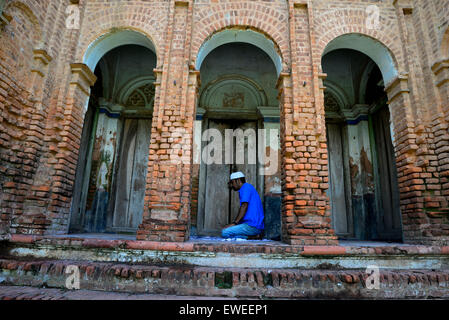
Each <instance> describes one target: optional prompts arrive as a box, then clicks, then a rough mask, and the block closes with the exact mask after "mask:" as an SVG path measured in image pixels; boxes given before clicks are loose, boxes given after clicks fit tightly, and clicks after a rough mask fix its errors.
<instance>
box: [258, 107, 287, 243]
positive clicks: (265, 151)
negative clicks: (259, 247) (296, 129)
mask: <svg viewBox="0 0 449 320" xmlns="http://www.w3.org/2000/svg"><path fill="white" fill-rule="evenodd" d="M258 112H259V115H260V116H261V118H262V121H263V131H259V146H258V148H259V150H258V155H259V157H258V158H259V163H260V166H259V175H261V176H263V181H262V182H263V190H264V194H263V199H264V204H265V207H264V213H265V237H267V238H268V239H280V237H281V204H282V203H281V202H282V175H281V150H280V147H281V145H280V130H281V127H280V113H279V108H278V107H258ZM262 133H263V134H262ZM261 140H263V141H261Z"/></svg>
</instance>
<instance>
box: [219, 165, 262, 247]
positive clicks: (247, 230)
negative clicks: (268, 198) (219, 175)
mask: <svg viewBox="0 0 449 320" xmlns="http://www.w3.org/2000/svg"><path fill="white" fill-rule="evenodd" d="M229 184H230V186H231V188H232V189H233V190H234V191H238V192H239V196H240V210H239V213H238V215H237V218H235V220H234V222H233V223H232V224H230V225H228V226H226V227H225V228H224V229H223V230H222V232H221V235H222V237H223V238H243V239H248V238H249V239H257V238H259V239H261V238H262V235H263V231H264V229H265V226H264V213H263V208H262V201H261V200H260V197H259V194H258V193H257V190H256V189H255V188H254V187H253V186H252V185H251V184H249V183H246V179H245V175H244V174H243V173H241V172H236V173H233V174H232V175H231V181H230V182H229ZM258 236H259V237H258Z"/></svg>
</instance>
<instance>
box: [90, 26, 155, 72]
mask: <svg viewBox="0 0 449 320" xmlns="http://www.w3.org/2000/svg"><path fill="white" fill-rule="evenodd" d="M125 45H139V46H143V47H146V48H148V49H149V50H151V51H152V52H154V53H155V54H156V57H157V51H156V47H155V46H154V44H153V41H152V40H151V39H150V37H148V36H147V35H146V34H144V33H143V32H140V31H136V30H132V29H126V28H124V29H113V30H110V31H109V32H107V33H103V34H102V35H101V36H100V37H99V38H97V39H96V40H95V41H94V42H92V43H91V44H90V45H89V47H88V48H87V50H86V51H85V54H84V57H83V62H84V63H85V64H86V65H87V66H88V67H89V68H90V69H91V70H95V67H96V66H97V64H98V62H99V61H100V59H101V58H102V57H103V56H104V55H105V54H106V53H108V52H109V51H111V50H113V49H115V48H117V47H120V46H125Z"/></svg>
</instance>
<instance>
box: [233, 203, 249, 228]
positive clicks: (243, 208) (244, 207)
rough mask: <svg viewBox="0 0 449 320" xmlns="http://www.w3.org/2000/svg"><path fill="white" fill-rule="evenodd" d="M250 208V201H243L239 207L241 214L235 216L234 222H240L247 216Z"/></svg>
mask: <svg viewBox="0 0 449 320" xmlns="http://www.w3.org/2000/svg"><path fill="white" fill-rule="evenodd" d="M247 210H248V202H243V203H242V205H241V206H240V209H239V214H238V215H237V218H235V220H234V223H235V224H239V223H240V221H242V219H243V217H245V214H246V211H247Z"/></svg>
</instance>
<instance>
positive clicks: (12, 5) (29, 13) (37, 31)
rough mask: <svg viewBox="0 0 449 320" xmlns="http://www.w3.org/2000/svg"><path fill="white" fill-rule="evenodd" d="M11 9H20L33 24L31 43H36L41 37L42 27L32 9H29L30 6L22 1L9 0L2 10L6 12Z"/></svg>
mask: <svg viewBox="0 0 449 320" xmlns="http://www.w3.org/2000/svg"><path fill="white" fill-rule="evenodd" d="M13 9H18V10H20V11H21V12H22V13H23V14H24V15H25V16H26V17H27V18H28V21H29V22H31V24H32V25H33V28H34V30H33V33H32V34H33V37H32V38H33V42H34V43H33V45H36V43H37V42H39V41H40V40H41V39H42V28H41V24H40V23H39V20H38V19H37V17H36V15H35V14H34V13H33V10H31V8H30V7H29V6H28V5H27V4H25V3H24V2H21V1H11V2H9V3H7V4H6V7H5V9H4V11H5V12H6V13H8V11H10V10H13Z"/></svg>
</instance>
